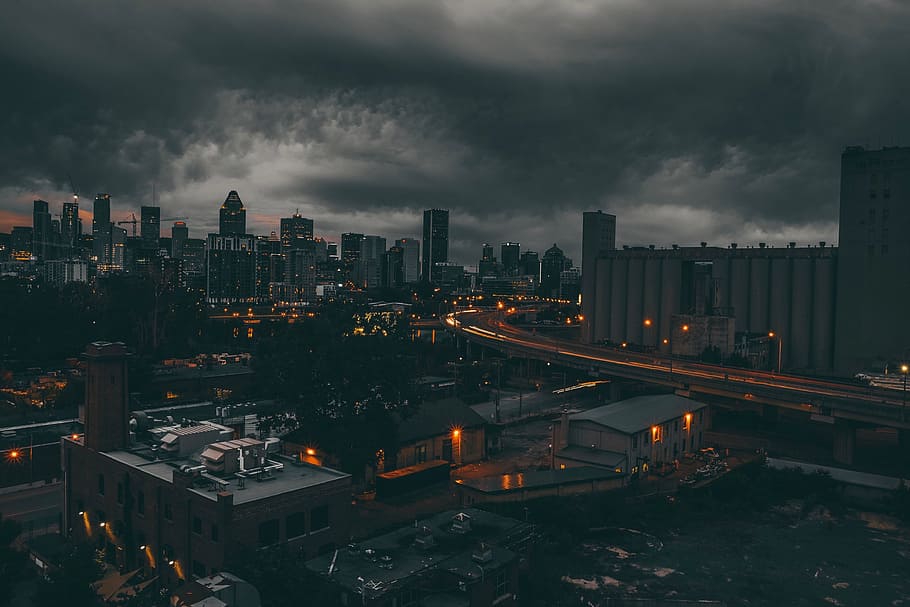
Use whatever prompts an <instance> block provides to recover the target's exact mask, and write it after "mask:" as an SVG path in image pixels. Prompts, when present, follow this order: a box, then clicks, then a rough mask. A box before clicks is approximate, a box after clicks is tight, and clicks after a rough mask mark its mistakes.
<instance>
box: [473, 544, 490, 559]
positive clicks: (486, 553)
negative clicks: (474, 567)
mask: <svg viewBox="0 0 910 607" xmlns="http://www.w3.org/2000/svg"><path fill="white" fill-rule="evenodd" d="M471 560H472V561H474V562H475V563H489V562H490V561H492V560H493V549H492V548H490V546H488V545H487V544H484V543H482V542H481V544H480V545H479V546H477V548H475V549H474V551H473V552H472V553H471Z"/></svg>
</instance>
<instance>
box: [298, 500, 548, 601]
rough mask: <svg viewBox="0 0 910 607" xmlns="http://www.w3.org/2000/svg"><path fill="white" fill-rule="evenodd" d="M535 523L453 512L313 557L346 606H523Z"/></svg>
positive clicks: (310, 564) (312, 563) (309, 564)
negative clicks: (522, 569)
mask: <svg viewBox="0 0 910 607" xmlns="http://www.w3.org/2000/svg"><path fill="white" fill-rule="evenodd" d="M533 531H534V529H533V526H532V525H530V524H528V523H524V522H521V521H518V520H515V519H512V518H508V517H504V516H499V515H497V514H493V513H491V512H486V511H483V510H474V509H468V510H464V511H462V512H458V511H449V512H443V513H441V514H437V515H436V516H433V517H432V518H429V519H425V520H422V521H419V522H418V521H415V523H414V525H412V526H407V527H403V528H401V529H397V530H395V531H392V532H390V533H386V534H385V535H380V536H378V537H372V538H369V539H367V540H364V541H363V542H361V543H360V544H351V545H349V546H348V547H347V548H345V549H341V550H339V551H338V552H337V553H335V554H326V555H323V556H321V557H318V558H316V559H313V560H311V561H309V562H307V568H308V569H309V570H310V571H312V572H313V573H314V574H315V575H317V576H319V577H320V578H322V580H323V581H324V582H325V583H326V584H328V585H329V592H328V594H329V595H334V596H335V597H337V598H336V601H337V603H333V604H340V605H365V606H372V607H378V606H388V605H401V606H405V605H414V606H416V605H464V606H470V607H492V606H493V605H500V606H502V607H511V606H513V605H517V604H518V599H517V596H518V570H519V566H520V565H521V563H522V562H523V561H524V560H525V559H526V558H527V557H528V556H529V553H530V550H531V547H532V539H533V537H534V534H533Z"/></svg>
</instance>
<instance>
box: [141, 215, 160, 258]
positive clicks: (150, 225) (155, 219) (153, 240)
mask: <svg viewBox="0 0 910 607" xmlns="http://www.w3.org/2000/svg"><path fill="white" fill-rule="evenodd" d="M140 219H141V221H142V223H141V224H140V226H139V235H140V237H141V238H142V248H143V249H148V250H151V249H157V248H158V240H159V239H160V238H161V207H146V206H144V207H142V208H141V209H140Z"/></svg>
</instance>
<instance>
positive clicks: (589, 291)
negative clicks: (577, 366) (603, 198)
mask: <svg viewBox="0 0 910 607" xmlns="http://www.w3.org/2000/svg"><path fill="white" fill-rule="evenodd" d="M615 248H616V216H615V215H610V214H609V213H604V212H603V211H585V213H584V214H583V215H582V239H581V312H582V315H583V316H584V319H585V320H584V321H583V322H582V326H581V336H582V341H584V342H587V343H592V342H593V341H594V332H593V331H594V327H593V324H592V322H591V319H593V318H594V309H595V307H596V306H595V291H596V290H595V285H596V284H597V278H596V275H597V271H596V268H595V267H594V266H595V265H596V263H597V262H596V260H597V258H598V257H600V256H601V255H602V254H604V253H606V252H608V251H612V250H614V249H615ZM586 296H587V297H586Z"/></svg>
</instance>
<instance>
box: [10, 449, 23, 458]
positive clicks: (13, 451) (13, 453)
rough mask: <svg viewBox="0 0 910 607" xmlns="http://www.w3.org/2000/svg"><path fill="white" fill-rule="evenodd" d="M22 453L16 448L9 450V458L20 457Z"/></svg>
mask: <svg viewBox="0 0 910 607" xmlns="http://www.w3.org/2000/svg"><path fill="white" fill-rule="evenodd" d="M21 455H22V454H21V453H19V452H18V451H16V450H15V449H13V450H12V451H10V452H9V458H10V459H19V457H20V456H21Z"/></svg>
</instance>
